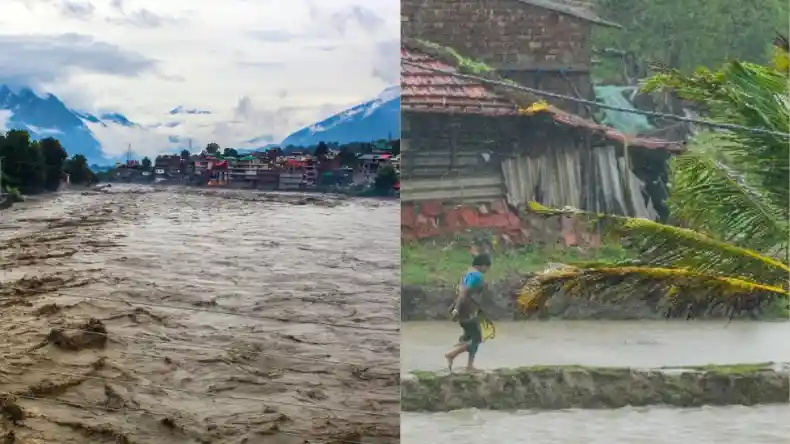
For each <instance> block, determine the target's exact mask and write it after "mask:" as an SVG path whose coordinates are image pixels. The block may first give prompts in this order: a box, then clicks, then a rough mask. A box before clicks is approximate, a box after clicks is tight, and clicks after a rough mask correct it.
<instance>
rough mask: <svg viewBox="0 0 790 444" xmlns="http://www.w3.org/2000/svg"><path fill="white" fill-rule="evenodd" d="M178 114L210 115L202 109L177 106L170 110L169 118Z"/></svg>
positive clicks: (209, 112)
mask: <svg viewBox="0 0 790 444" xmlns="http://www.w3.org/2000/svg"><path fill="white" fill-rule="evenodd" d="M178 114H211V111H206V110H204V109H197V108H184V107H183V106H177V107H175V108H173V109H171V110H170V115H171V116H175V115H178Z"/></svg>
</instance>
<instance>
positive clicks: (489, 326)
mask: <svg viewBox="0 0 790 444" xmlns="http://www.w3.org/2000/svg"><path fill="white" fill-rule="evenodd" d="M480 330H482V332H483V342H485V341H487V340H489V339H494V338H495V337H496V327H495V326H494V323H493V322H491V320H490V319H488V318H486V317H483V318H481V319H480Z"/></svg>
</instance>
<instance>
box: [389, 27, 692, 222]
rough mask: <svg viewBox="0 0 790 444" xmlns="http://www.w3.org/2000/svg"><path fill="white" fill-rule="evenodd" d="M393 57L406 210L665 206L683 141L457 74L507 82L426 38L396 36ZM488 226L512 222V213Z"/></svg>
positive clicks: (640, 210)
mask: <svg viewBox="0 0 790 444" xmlns="http://www.w3.org/2000/svg"><path fill="white" fill-rule="evenodd" d="M401 61H402V65H401V88H402V93H401V94H402V95H401V109H402V118H401V122H402V123H401V125H402V136H401V150H402V152H404V153H407V154H406V155H404V156H403V159H402V162H401V177H402V178H403V189H402V194H401V200H402V201H403V202H404V205H405V206H406V207H408V206H414V205H415V204H417V205H418V206H422V207H435V206H436V203H437V202H440V203H442V204H443V205H445V206H446V207H448V208H450V207H453V206H457V205H458V204H462V205H470V206H476V205H480V204H483V203H486V204H492V203H495V202H499V204H495V205H494V206H495V207H497V208H502V207H503V206H506V207H510V208H523V207H524V206H525V205H526V204H527V203H528V202H529V201H538V202H541V203H543V204H545V205H549V206H556V207H562V206H574V207H577V208H582V209H588V210H593V211H601V212H609V213H614V214H628V215H633V216H640V217H653V216H655V215H656V214H658V213H661V212H662V211H663V208H662V205H663V198H664V196H665V195H666V187H665V185H664V184H665V181H666V177H665V176H666V173H665V163H666V162H665V161H666V160H667V158H668V157H669V156H670V155H671V153H677V152H681V151H683V150H684V146H683V144H682V143H678V142H670V141H665V140H660V139H655V138H647V137H634V136H629V135H626V134H623V133H621V132H619V131H617V130H615V129H614V128H609V127H606V126H604V125H601V124H598V123H596V122H594V121H593V120H591V119H588V118H584V117H581V116H579V115H576V114H572V113H570V112H567V111H563V110H561V109H560V108H558V107H557V106H555V105H551V104H549V103H546V101H543V100H542V99H541V98H540V97H537V96H535V95H533V94H531V93H527V92H524V91H522V90H517V89H513V88H510V87H507V86H506V85H502V84H500V85H496V84H492V83H489V82H485V81H480V80H475V79H472V78H467V77H464V75H465V74H468V75H473V76H476V77H481V78H483V79H485V80H490V81H495V82H505V79H504V78H502V77H500V76H498V75H497V74H496V73H495V71H493V70H491V69H487V67H486V66H485V65H482V64H479V63H477V62H476V61H474V60H470V59H466V58H464V55H463V54H459V53H458V52H457V51H455V50H450V49H448V48H444V47H441V46H440V45H436V44H433V43H430V42H425V41H421V40H416V39H408V38H407V39H403V42H402V47H401ZM626 153H628V155H626ZM403 214H404V218H406V219H408V218H409V217H411V216H409V214H412V215H414V217H416V214H417V213H415V211H408V210H406V211H404V213H403ZM423 216H425V215H423ZM470 218H471V216H469V215H467V216H466V219H464V218H463V217H462V218H458V220H457V221H456V222H455V224H456V225H458V226H459V227H460V226H464V225H465V224H466V225H468V223H466V222H464V220H467V222H468V221H469V220H471V219H470ZM413 222H414V221H408V220H405V219H404V224H411V223H413ZM475 223H478V222H475ZM491 223H492V224H499V225H507V224H510V225H509V226H510V227H511V228H512V229H514V230H515V229H517V225H518V221H517V220H513V219H512V218H511V219H510V222H507V221H505V220H502V219H499V220H497V221H496V222H491ZM478 224H479V223H478ZM518 228H520V227H518Z"/></svg>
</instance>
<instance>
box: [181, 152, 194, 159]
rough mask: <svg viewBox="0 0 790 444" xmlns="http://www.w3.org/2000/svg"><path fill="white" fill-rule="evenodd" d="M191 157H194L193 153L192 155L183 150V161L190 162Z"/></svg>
mask: <svg viewBox="0 0 790 444" xmlns="http://www.w3.org/2000/svg"><path fill="white" fill-rule="evenodd" d="M191 156H192V153H190V152H189V150H181V158H182V159H184V160H189V158H190V157H191Z"/></svg>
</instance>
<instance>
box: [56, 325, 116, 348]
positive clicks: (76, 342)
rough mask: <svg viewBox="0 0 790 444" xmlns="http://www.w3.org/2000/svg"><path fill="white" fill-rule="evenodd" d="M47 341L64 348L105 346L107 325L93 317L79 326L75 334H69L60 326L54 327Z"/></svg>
mask: <svg viewBox="0 0 790 444" xmlns="http://www.w3.org/2000/svg"><path fill="white" fill-rule="evenodd" d="M47 342H49V343H50V344H52V345H54V346H56V347H58V348H61V349H63V350H70V351H76V350H82V349H85V348H104V346H105V345H106V344H107V327H105V326H104V324H103V323H102V321H100V320H98V319H96V318H91V320H89V321H88V322H87V323H85V324H84V325H82V326H80V327H79V331H78V332H77V333H75V334H71V335H70V334H67V333H66V332H64V331H63V330H61V329H59V328H53V329H52V331H50V332H49V336H47Z"/></svg>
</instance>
